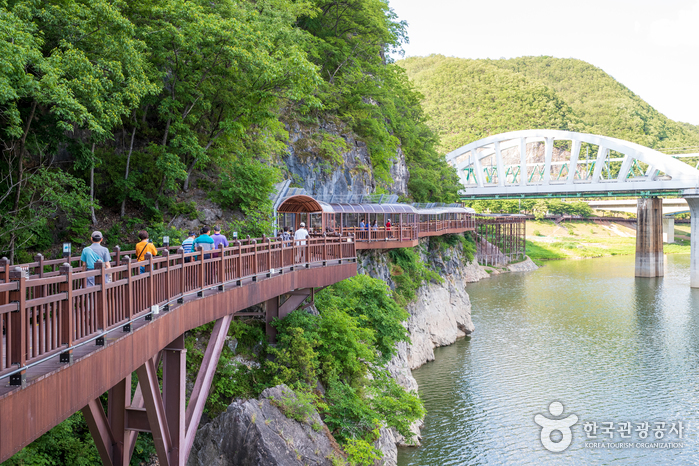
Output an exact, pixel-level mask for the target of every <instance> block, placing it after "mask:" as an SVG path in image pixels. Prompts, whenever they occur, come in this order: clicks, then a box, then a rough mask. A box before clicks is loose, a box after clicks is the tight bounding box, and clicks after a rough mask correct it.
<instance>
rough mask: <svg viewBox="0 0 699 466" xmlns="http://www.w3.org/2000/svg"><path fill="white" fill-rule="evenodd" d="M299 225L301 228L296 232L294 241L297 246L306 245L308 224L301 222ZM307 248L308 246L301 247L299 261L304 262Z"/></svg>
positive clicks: (298, 255)
mask: <svg viewBox="0 0 699 466" xmlns="http://www.w3.org/2000/svg"><path fill="white" fill-rule="evenodd" d="M299 226H300V227H301V228H299V229H298V230H296V233H294V243H296V246H305V245H306V241H305V240H306V239H307V238H308V230H306V224H305V223H303V222H301V224H300V225H299ZM305 250H306V248H299V253H298V254H297V256H296V257H297V260H298V261H299V262H304V257H305Z"/></svg>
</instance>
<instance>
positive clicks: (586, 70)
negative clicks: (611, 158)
mask: <svg viewBox="0 0 699 466" xmlns="http://www.w3.org/2000/svg"><path fill="white" fill-rule="evenodd" d="M489 63H491V64H493V65H495V66H497V67H500V68H502V69H508V70H512V71H514V72H517V73H519V74H521V75H523V76H526V77H527V78H529V79H534V80H537V81H539V82H541V83H544V84H545V85H546V86H548V87H550V88H551V89H553V90H554V91H555V92H556V94H557V95H558V96H559V97H560V98H561V99H562V100H563V101H565V102H566V104H568V105H570V107H571V108H572V109H573V112H574V113H575V115H576V116H577V117H578V118H580V120H581V121H582V123H583V125H584V126H583V130H584V131H585V132H587V133H593V134H603V135H606V136H613V137H616V138H619V139H624V140H627V141H632V142H636V143H639V144H642V145H644V146H647V147H653V148H663V147H678V146H686V145H698V144H699V128H698V127H696V126H692V125H688V124H685V123H678V122H675V121H672V120H670V119H669V118H667V117H666V116H665V115H663V114H661V113H660V112H658V111H657V110H655V109H654V108H653V107H651V106H650V105H648V103H646V102H645V101H644V100H643V99H641V98H640V97H639V96H638V95H636V94H634V93H633V92H632V91H631V90H630V89H628V88H627V87H626V86H624V85H623V84H621V83H620V82H618V81H616V80H615V79H614V78H613V77H611V76H610V75H608V74H607V73H605V72H604V71H603V70H601V69H599V68H597V67H595V66H593V65H590V64H589V63H586V62H584V61H582V60H575V59H572V58H560V59H557V58H552V57H521V58H514V59H511V60H491V61H490V62H489Z"/></svg>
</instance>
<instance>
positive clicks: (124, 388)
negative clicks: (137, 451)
mask: <svg viewBox="0 0 699 466" xmlns="http://www.w3.org/2000/svg"><path fill="white" fill-rule="evenodd" d="M97 401H99V399H98V400H97ZM130 404H131V375H129V376H128V377H126V378H125V379H124V380H122V381H121V382H119V383H118V384H116V385H115V386H113V387H112V388H110V389H109V394H108V397H107V419H108V420H109V427H110V429H111V431H112V440H113V444H112V454H111V456H112V462H113V463H114V465H115V466H128V465H129V462H130V461H129V459H130V456H131V455H130V454H129V453H130V451H129V450H128V449H125V443H126V442H125V439H126V437H127V435H128V432H126V424H125V419H124V417H125V410H126V407H127V406H129V405H130ZM125 450H126V454H124V451H125Z"/></svg>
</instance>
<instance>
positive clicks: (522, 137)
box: [446, 129, 699, 199]
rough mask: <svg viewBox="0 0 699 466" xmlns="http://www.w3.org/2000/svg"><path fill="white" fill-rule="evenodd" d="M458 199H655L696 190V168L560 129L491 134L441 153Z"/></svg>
mask: <svg viewBox="0 0 699 466" xmlns="http://www.w3.org/2000/svg"><path fill="white" fill-rule="evenodd" d="M446 160H447V162H448V163H450V164H451V165H453V166H454V167H456V169H457V171H458V174H459V178H460V179H461V183H462V185H463V191H462V198H463V199H479V198H480V199H503V198H515V199H522V198H532V197H534V198H536V197H539V198H541V197H586V196H595V197H605V196H620V195H625V196H642V197H648V196H655V195H663V194H666V195H667V194H674V195H678V194H682V192H683V191H684V190H685V189H692V188H697V187H699V170H697V169H696V168H694V167H691V166H689V165H687V164H685V163H683V162H681V161H679V160H677V159H675V158H673V157H672V156H671V155H667V154H663V153H662V152H659V151H657V150H654V149H650V148H648V147H644V146H641V145H639V144H635V143H633V142H628V141H623V140H620V139H616V138H611V137H607V136H599V135H594V134H584V133H575V132H570V131H559V130H543V129H541V130H539V129H536V130H524V131H513V132H509V133H502V134H496V135H494V136H489V137H487V138H484V139H480V140H478V141H474V142H472V143H470V144H466V145H465V146H462V147H460V148H458V149H456V150H454V151H452V152H450V153H448V154H447V155H446Z"/></svg>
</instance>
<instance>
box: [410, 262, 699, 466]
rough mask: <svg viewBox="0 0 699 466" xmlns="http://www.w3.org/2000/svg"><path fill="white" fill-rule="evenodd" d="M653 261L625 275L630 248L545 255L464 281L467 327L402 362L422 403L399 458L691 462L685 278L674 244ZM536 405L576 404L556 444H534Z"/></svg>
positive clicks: (698, 449) (691, 315) (694, 372)
mask: <svg viewBox="0 0 699 466" xmlns="http://www.w3.org/2000/svg"><path fill="white" fill-rule="evenodd" d="M665 268H666V270H665V277H664V278H659V279H637V278H634V276H633V275H634V258H633V256H624V257H610V258H602V259H589V260H580V261H555V262H549V263H547V265H546V267H543V268H541V269H539V270H537V271H536V272H531V273H510V274H503V275H499V276H495V277H491V278H489V279H486V280H483V281H481V282H479V283H475V284H469V285H468V286H467V289H466V290H467V291H468V294H469V295H470V297H471V302H472V306H473V308H472V318H473V322H474V324H475V326H476V331H475V332H474V333H473V335H472V336H471V337H470V338H466V339H463V340H460V341H458V342H457V343H456V344H454V345H452V346H448V347H444V348H438V349H437V350H435V356H436V361H434V362H431V363H428V364H426V365H424V366H423V367H421V368H420V369H417V370H415V371H413V375H414V376H415V378H416V379H417V382H418V384H419V385H420V396H421V397H422V399H423V400H424V402H425V407H426V408H427V410H428V413H427V416H426V418H425V426H424V428H423V430H422V436H423V441H422V443H423V446H422V447H419V448H401V449H399V453H398V464H399V466H407V465H425V466H427V465H430V466H433V465H462V464H471V465H485V464H488V465H500V464H512V465H540V464H553V465H558V464H560V465H570V464H596V465H627V464H628V465H645V464H672V465H676V464H699V442H697V437H698V434H699V338H698V337H699V290H691V289H690V288H689V256H688V255H673V256H665ZM555 401H557V402H560V403H562V405H563V408H564V412H563V413H562V414H560V415H558V416H554V415H553V414H551V413H550V412H549V405H550V404H551V403H552V402H555ZM537 414H539V415H543V416H545V417H546V418H549V419H553V420H560V419H567V422H571V421H574V420H575V418H568V416H569V415H571V414H572V415H575V416H577V422H576V423H575V424H574V425H573V426H572V427H571V428H570V432H571V434H572V441H571V442H570V445H569V447H568V448H567V449H565V450H564V451H562V452H558V453H555V452H551V451H548V450H546V449H545V448H544V446H543V444H542V441H541V432H542V428H541V427H540V426H539V425H538V424H537V423H536V422H535V421H534V417H535V416H536V415H537ZM554 414H556V413H555V411H554ZM539 420H541V418H539ZM663 422H664V423H665V425H664V426H663V425H662V424H660V423H663ZM627 423H630V424H627ZM644 423H648V430H647V437H646V438H643V435H644V431H646V429H645V427H646V426H645V425H644ZM673 425H674V430H673V431H671V429H672V427H673ZM558 426H560V424H558ZM595 426H596V428H597V429H596V438H594V437H595V431H594V428H595ZM680 426H681V427H682V432H681V435H680V433H679V430H680V429H679V428H680ZM629 427H630V431H629ZM663 427H664V429H663ZM586 428H587V429H588V430H589V432H585V430H586ZM654 429H655V430H654ZM563 430H565V428H563V429H562V430H561V431H554V432H553V433H552V435H551V436H549V437H547V438H550V439H551V442H554V443H551V445H553V447H552V448H554V449H555V448H560V447H561V446H562V445H563V443H555V442H565V439H564V438H563V436H562V431H563ZM661 434H662V438H656V436H659V435H661ZM588 435H589V436H590V438H589V439H588V438H587V436H588ZM667 447H674V448H667Z"/></svg>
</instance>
